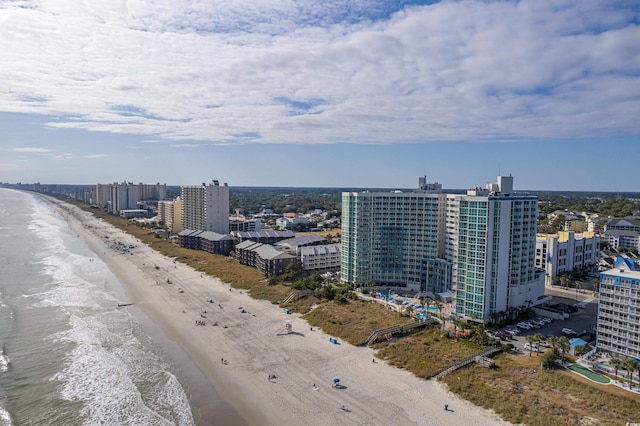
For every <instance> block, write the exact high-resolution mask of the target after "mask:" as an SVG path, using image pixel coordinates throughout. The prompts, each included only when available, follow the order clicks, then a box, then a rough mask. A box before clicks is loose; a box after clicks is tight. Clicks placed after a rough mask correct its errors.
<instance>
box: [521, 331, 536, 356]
mask: <svg viewBox="0 0 640 426" xmlns="http://www.w3.org/2000/svg"><path fill="white" fill-rule="evenodd" d="M524 339H525V340H526V341H527V343H528V344H529V356H531V354H532V353H533V345H534V344H535V343H536V339H535V337H534V335H533V334H530V335H528V336H527V337H525V338H524Z"/></svg>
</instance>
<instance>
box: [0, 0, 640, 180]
mask: <svg viewBox="0 0 640 426" xmlns="http://www.w3.org/2000/svg"><path fill="white" fill-rule="evenodd" d="M639 158H640V1H638V0H620V1H615V0H611V1H608V0H581V1H575V0H567V1H565V0H522V1H490V0H486V1H440V2H439V1H424V0H423V1H419V0H415V1H411V0H406V1H391V0H319V1H314V0H290V1H287V0H280V1H276V0H233V1H229V0H225V1H218V0H110V1H90V0H84V1H78V0H73V1H70V0H0V182H10V183H16V182H22V183H33V182H41V183H61V184H64V183H68V184H94V183H109V182H122V181H125V180H126V181H132V182H136V183H137V182H144V183H156V182H160V183H166V184H168V185H194V184H199V183H203V182H210V181H211V180H213V179H216V180H219V181H221V182H227V183H228V184H229V186H231V187H233V186H287V187H289V186H293V187H339V188H412V187H415V186H417V183H418V177H419V176H425V175H426V176H427V180H428V181H429V182H439V183H441V184H442V185H443V187H444V188H452V189H453V188H456V189H463V188H470V187H476V186H484V185H485V184H486V183H487V182H495V181H496V177H497V176H498V175H499V174H502V175H509V174H510V175H513V176H514V187H515V189H516V190H518V189H523V190H524V189H531V190H575V191H616V192H622V191H628V192H637V191H639V190H640V186H639V182H640V167H639V166H638V159H639Z"/></svg>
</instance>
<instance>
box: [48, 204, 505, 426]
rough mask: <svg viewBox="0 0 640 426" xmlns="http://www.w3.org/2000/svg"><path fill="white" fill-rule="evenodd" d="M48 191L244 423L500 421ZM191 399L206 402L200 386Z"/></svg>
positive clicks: (130, 299)
mask: <svg viewBox="0 0 640 426" xmlns="http://www.w3.org/2000/svg"><path fill="white" fill-rule="evenodd" d="M47 200H48V201H49V202H50V203H52V205H53V206H54V207H55V208H56V209H57V210H58V211H59V212H60V213H61V214H62V215H63V216H64V217H65V218H66V220H67V221H68V222H69V224H70V226H71V228H72V229H73V230H74V231H75V232H77V233H78V234H79V235H80V236H82V238H83V239H84V240H85V241H86V242H87V244H88V245H89V246H90V247H91V249H92V250H93V251H94V252H95V253H97V254H98V255H99V256H100V257H101V258H102V259H103V260H104V262H105V263H106V264H107V265H108V267H109V268H110V270H111V271H112V272H113V273H114V274H115V275H116V276H117V277H118V279H119V280H120V281H121V283H122V285H123V287H124V292H125V297H126V300H123V302H126V303H134V307H135V308H139V309H141V310H142V311H143V312H144V313H145V314H146V315H147V316H148V317H149V318H150V319H151V321H153V322H154V323H155V324H157V325H158V326H159V327H160V328H161V329H162V330H163V331H164V333H165V334H166V335H167V336H168V337H169V338H170V339H171V340H173V341H174V342H177V343H178V344H179V345H180V347H182V349H183V350H184V351H185V352H186V353H187V354H188V355H189V357H190V358H191V360H192V361H193V363H195V365H197V367H198V368H199V370H200V371H201V373H202V374H203V375H204V376H205V377H206V379H207V380H208V381H209V382H210V383H211V385H212V386H213V388H215V390H216V391H217V393H218V394H219V395H220V396H221V397H222V398H223V399H224V400H225V401H226V402H227V403H228V404H230V405H231V406H232V407H234V408H235V409H236V410H237V411H238V413H240V415H241V416H242V418H243V419H244V420H245V421H246V423H247V424H249V425H391V424H402V425H411V424H413V425H452V426H453V425H474V426H483V425H504V424H507V423H506V422H503V421H501V420H500V419H499V418H498V417H497V416H496V415H495V414H493V413H492V412H490V411H488V410H484V409H480V408H478V407H476V406H474V405H473V404H471V403H469V402H467V401H463V400H461V399H459V398H457V397H456V396H455V395H453V394H451V393H450V392H448V391H447V390H445V389H444V388H443V387H442V385H441V384H439V383H437V382H436V381H432V380H430V381H427V380H422V379H419V378H417V377H415V376H413V375H412V374H410V373H408V372H406V371H403V370H400V369H397V368H394V367H392V366H390V365H388V364H386V363H384V362H376V363H373V362H371V360H372V358H373V355H374V352H373V350H371V349H369V348H364V347H354V346H352V345H350V344H347V343H345V342H340V341H339V344H333V343H331V342H330V341H329V338H330V337H331V336H329V335H327V334H325V333H323V332H322V331H321V330H317V329H315V328H314V331H311V330H310V327H309V325H308V324H307V323H306V322H305V321H304V320H303V319H301V318H300V316H299V315H297V314H290V315H286V314H285V313H284V312H283V310H282V309H281V308H279V307H278V306H276V305H273V304H271V303H268V302H266V301H260V300H254V299H252V298H250V297H249V296H248V295H247V294H246V293H245V292H244V291H240V290H237V289H230V287H229V286H228V285H227V284H225V283H222V282H221V281H220V280H218V279H216V278H213V277H209V276H202V274H201V273H200V272H197V271H195V270H194V269H192V268H191V267H189V266H187V265H184V264H181V263H180V262H174V260H173V259H169V258H167V257H166V256H164V255H162V254H160V253H158V252H155V251H154V250H151V249H150V248H149V247H147V246H146V245H144V244H141V243H140V242H138V241H137V240H136V239H135V238H134V237H132V236H131V235H128V234H126V233H124V232H122V231H120V230H118V229H116V228H114V227H112V226H110V225H108V224H106V223H105V222H103V221H101V220H99V219H97V218H95V217H94V216H93V215H91V214H90V213H87V212H84V211H82V210H80V209H78V208H76V207H74V206H71V205H68V204H66V203H62V202H60V201H59V200H56V199H50V198H47ZM105 236H106V237H107V238H105ZM116 241H118V242H120V243H122V244H124V245H125V246H127V247H128V246H129V245H130V244H131V245H134V246H136V247H135V248H134V249H132V250H131V253H133V254H131V253H129V252H122V251H117V250H114V249H113V248H112V244H114V242H116ZM167 280H168V281H167ZM123 309H129V308H123ZM205 311H206V312H205ZM199 322H200V323H199ZM287 322H289V323H290V325H291V331H292V332H291V333H286V331H287V328H286V326H287ZM198 324H204V325H198ZM222 360H225V361H224V362H222ZM271 376H275V378H271ZM334 378H339V379H340V382H339V384H340V385H341V386H340V387H335V386H333V379H334ZM314 384H315V388H314ZM183 385H185V384H183ZM187 385H188V384H187ZM187 387H188V386H187ZM196 400H198V401H201V402H200V404H202V405H206V401H207V398H206V395H204V396H203V395H200V398H197V399H196ZM202 401H205V402H202ZM445 404H448V406H449V411H445V410H444V406H445ZM343 407H344V409H343ZM193 408H194V410H199V411H205V412H206V409H205V408H206V407H193ZM215 420H216V419H206V418H205V419H203V422H204V423H205V424H217V422H216V421H215Z"/></svg>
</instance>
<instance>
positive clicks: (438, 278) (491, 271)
mask: <svg viewBox="0 0 640 426" xmlns="http://www.w3.org/2000/svg"><path fill="white" fill-rule="evenodd" d="M441 188H442V187H441V185H440V184H427V183H426V181H425V180H424V179H423V178H421V179H420V181H419V189H418V190H416V191H413V192H410V193H405V192H401V191H393V192H375V193H373V192H344V193H343V194H342V246H341V256H342V262H341V279H342V280H343V281H347V282H351V283H357V284H361V285H366V284H370V283H373V284H374V285H375V286H377V287H379V288H382V289H384V290H387V289H388V290H394V291H402V290H403V289H406V290H411V291H419V292H428V293H442V292H445V291H447V290H453V291H455V301H456V313H458V314H459V315H460V316H462V317H464V318H468V319H478V320H488V319H489V318H490V315H491V314H492V313H496V312H506V311H507V310H508V309H509V308H514V307H521V306H533V305H536V304H538V303H540V301H541V300H542V299H543V297H544V282H543V280H542V276H543V274H542V271H540V270H537V269H536V268H535V247H536V246H535V244H536V218H537V197H531V196H526V197H518V196H515V195H514V194H513V178H512V177H511V176H501V177H499V178H498V183H494V184H489V185H487V187H486V188H484V189H481V188H474V189H471V190H469V191H467V194H466V195H463V194H443V193H442V190H441ZM503 191H505V192H503ZM506 191H508V192H506Z"/></svg>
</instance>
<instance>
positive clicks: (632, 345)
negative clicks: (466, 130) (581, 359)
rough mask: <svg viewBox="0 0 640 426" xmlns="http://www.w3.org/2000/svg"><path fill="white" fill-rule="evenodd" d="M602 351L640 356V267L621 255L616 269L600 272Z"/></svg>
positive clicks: (599, 344)
mask: <svg viewBox="0 0 640 426" xmlns="http://www.w3.org/2000/svg"><path fill="white" fill-rule="evenodd" d="M599 298H600V300H599V302H600V303H599V305H598V330H597V335H596V347H597V349H598V350H599V351H604V352H609V353H611V354H614V355H618V356H623V357H628V358H636V359H640V268H638V265H637V264H636V263H635V262H634V261H633V260H632V259H629V258H624V257H618V258H617V259H616V261H615V262H614V267H613V269H610V270H608V271H605V272H602V273H601V274H600V291H599Z"/></svg>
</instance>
